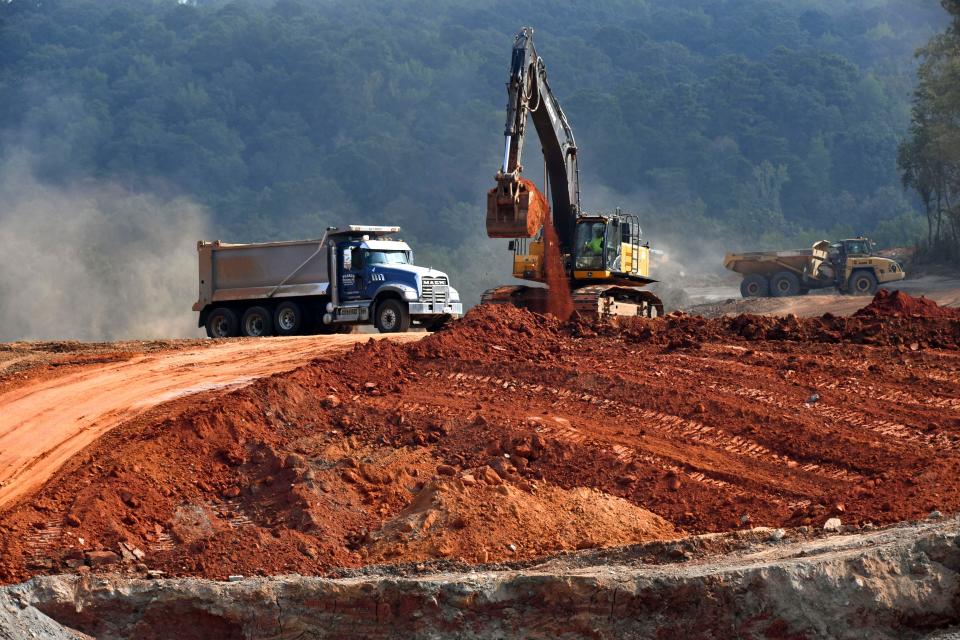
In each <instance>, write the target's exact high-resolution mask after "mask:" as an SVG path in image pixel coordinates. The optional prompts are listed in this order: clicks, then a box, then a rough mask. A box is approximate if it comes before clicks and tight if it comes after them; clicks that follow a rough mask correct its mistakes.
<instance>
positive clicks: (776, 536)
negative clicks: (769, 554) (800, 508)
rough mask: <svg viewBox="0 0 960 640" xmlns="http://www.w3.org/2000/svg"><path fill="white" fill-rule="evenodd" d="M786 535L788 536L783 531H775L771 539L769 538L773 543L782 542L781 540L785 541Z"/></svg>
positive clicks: (771, 533) (772, 532) (771, 534)
mask: <svg viewBox="0 0 960 640" xmlns="http://www.w3.org/2000/svg"><path fill="white" fill-rule="evenodd" d="M786 535H787V532H786V531H784V530H783V529H774V530H773V531H771V532H770V537H769V538H768V540H770V541H771V542H780V541H781V540H783V538H784V536H786Z"/></svg>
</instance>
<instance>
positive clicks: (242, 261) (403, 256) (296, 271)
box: [193, 225, 463, 338]
mask: <svg viewBox="0 0 960 640" xmlns="http://www.w3.org/2000/svg"><path fill="white" fill-rule="evenodd" d="M399 232H400V227H387V226H365V225H349V226H347V227H344V228H342V229H341V228H338V227H330V228H328V229H327V231H326V233H324V235H323V237H322V238H320V239H319V240H294V241H286V242H264V243H256V244H228V243H224V242H220V241H219V240H217V241H214V242H207V241H203V240H201V241H199V242H198V243H197V252H198V256H199V267H200V296H199V299H198V300H197V302H196V303H195V304H194V305H193V310H194V311H198V312H199V320H198V326H200V327H205V328H206V330H207V335H208V336H210V337H211V338H229V337H233V336H239V335H244V336H270V335H280V336H292V335H298V334H302V333H335V332H338V331H341V330H343V329H344V328H349V327H352V326H354V325H360V324H373V325H374V326H376V328H377V329H378V330H379V331H380V332H381V333H392V332H402V331H407V330H408V329H409V328H410V326H411V323H416V324H418V325H421V326H423V327H425V328H426V329H428V330H435V329H437V328H439V327H440V326H442V325H443V324H444V323H446V322H447V321H449V320H450V319H452V318H455V317H458V316H460V315H462V314H463V305H462V304H461V302H460V294H459V293H458V292H457V290H456V289H454V288H453V287H451V286H450V279H449V278H448V277H447V274H446V273H443V272H442V271H437V270H436V269H433V268H427V267H420V266H416V265H414V264H413V251H412V249H411V248H410V246H409V245H408V244H407V243H406V242H404V241H402V240H399V239H394V238H393V237H392V234H397V233H399Z"/></svg>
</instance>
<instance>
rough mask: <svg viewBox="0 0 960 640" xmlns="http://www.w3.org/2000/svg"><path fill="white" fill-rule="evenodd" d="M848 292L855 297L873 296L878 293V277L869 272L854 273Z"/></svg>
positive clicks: (848, 285)
mask: <svg viewBox="0 0 960 640" xmlns="http://www.w3.org/2000/svg"><path fill="white" fill-rule="evenodd" d="M847 291H849V292H850V294H851V295H855V296H868V295H869V296H872V295H873V294H875V293H876V292H877V277H876V276H875V275H873V274H872V273H870V272H869V271H854V272H853V275H852V276H850V282H849V283H848V284H847Z"/></svg>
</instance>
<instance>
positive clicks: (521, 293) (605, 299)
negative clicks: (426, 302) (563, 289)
mask: <svg viewBox="0 0 960 640" xmlns="http://www.w3.org/2000/svg"><path fill="white" fill-rule="evenodd" d="M572 295H573V310H574V311H575V312H576V313H579V314H580V315H581V316H584V317H588V318H601V319H602V318H611V317H613V316H632V317H637V316H639V317H644V318H659V317H660V316H662V315H663V302H661V301H660V298H658V297H657V296H656V295H654V294H653V293H652V292H650V291H646V290H644V289H640V288H639V287H625V286H622V285H591V286H588V287H580V288H579V289H576V290H574V291H573V292H572ZM548 296H549V289H544V288H542V287H524V286H504V287H497V288H495V289H487V290H486V291H484V292H483V295H482V296H480V304H510V305H513V306H515V307H520V308H522V309H529V310H530V311H535V312H537V313H546V310H547V297H548Z"/></svg>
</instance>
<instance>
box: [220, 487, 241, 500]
mask: <svg viewBox="0 0 960 640" xmlns="http://www.w3.org/2000/svg"><path fill="white" fill-rule="evenodd" d="M239 495H240V487H238V486H236V485H234V486H232V487H227V488H226V489H224V491H223V497H224V498H236V497H238V496H239Z"/></svg>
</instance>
